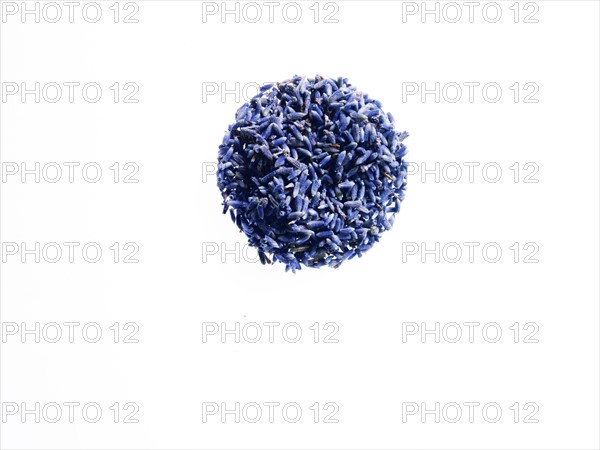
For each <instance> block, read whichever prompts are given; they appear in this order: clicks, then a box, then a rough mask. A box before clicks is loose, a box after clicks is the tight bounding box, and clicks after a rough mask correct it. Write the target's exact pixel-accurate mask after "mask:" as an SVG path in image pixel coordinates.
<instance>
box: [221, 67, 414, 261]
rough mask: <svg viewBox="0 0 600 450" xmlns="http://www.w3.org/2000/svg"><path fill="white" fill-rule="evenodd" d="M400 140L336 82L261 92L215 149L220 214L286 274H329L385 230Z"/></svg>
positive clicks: (400, 188) (380, 116) (296, 83)
mask: <svg viewBox="0 0 600 450" xmlns="http://www.w3.org/2000/svg"><path fill="white" fill-rule="evenodd" d="M407 136H408V133H406V132H402V133H398V132H396V131H395V130H394V119H393V117H392V115H391V114H390V113H387V114H386V113H384V112H383V110H382V109H381V103H380V102H378V101H377V100H373V99H370V98H369V97H368V96H367V95H366V94H365V93H363V92H360V91H357V90H356V88H355V87H354V86H352V85H351V84H349V83H348V80H347V79H346V78H338V79H337V80H336V79H331V78H323V77H321V76H316V77H315V78H314V79H312V78H306V77H299V76H295V77H294V78H292V79H291V80H286V81H284V82H282V83H275V84H269V85H265V86H263V87H262V88H261V90H260V93H259V94H258V95H256V96H255V97H254V98H252V100H250V102H249V103H246V104H244V105H243V106H242V107H241V108H240V109H239V110H238V111H237V113H236V122H235V123H234V124H232V125H230V126H229V129H228V132H227V134H226V135H225V137H224V138H223V144H221V145H220V146H219V157H218V162H219V165H218V171H217V184H218V186H219V189H220V190H221V193H222V195H223V206H224V208H223V213H226V212H227V211H228V210H229V212H230V215H231V219H232V220H233V221H234V223H235V224H236V225H237V226H238V227H239V228H240V230H241V231H243V232H244V233H245V234H246V236H248V240H249V243H250V245H253V246H255V247H257V249H258V255H259V258H260V261H261V262H262V263H263V264H265V263H269V264H270V263H271V260H270V258H269V256H271V258H272V260H273V261H279V262H282V263H284V264H285V268H286V271H287V270H289V269H291V270H292V271H295V270H296V269H301V264H303V265H305V266H308V267H320V266H324V265H328V266H332V267H338V266H339V265H340V264H341V263H342V262H344V261H345V260H347V259H352V258H353V257H355V256H359V257H360V256H362V254H363V253H364V252H366V251H367V250H369V249H370V248H371V247H372V246H373V244H374V243H375V242H377V241H379V238H380V236H381V233H382V232H383V231H385V230H389V229H390V228H391V227H392V224H393V223H394V215H395V214H396V213H397V212H398V211H399V209H400V202H401V201H402V200H403V198H404V191H405V187H406V171H407V163H406V161H404V160H403V157H404V155H405V153H406V147H405V146H404V144H403V143H402V141H403V140H404V139H405V138H406V137H407Z"/></svg>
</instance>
